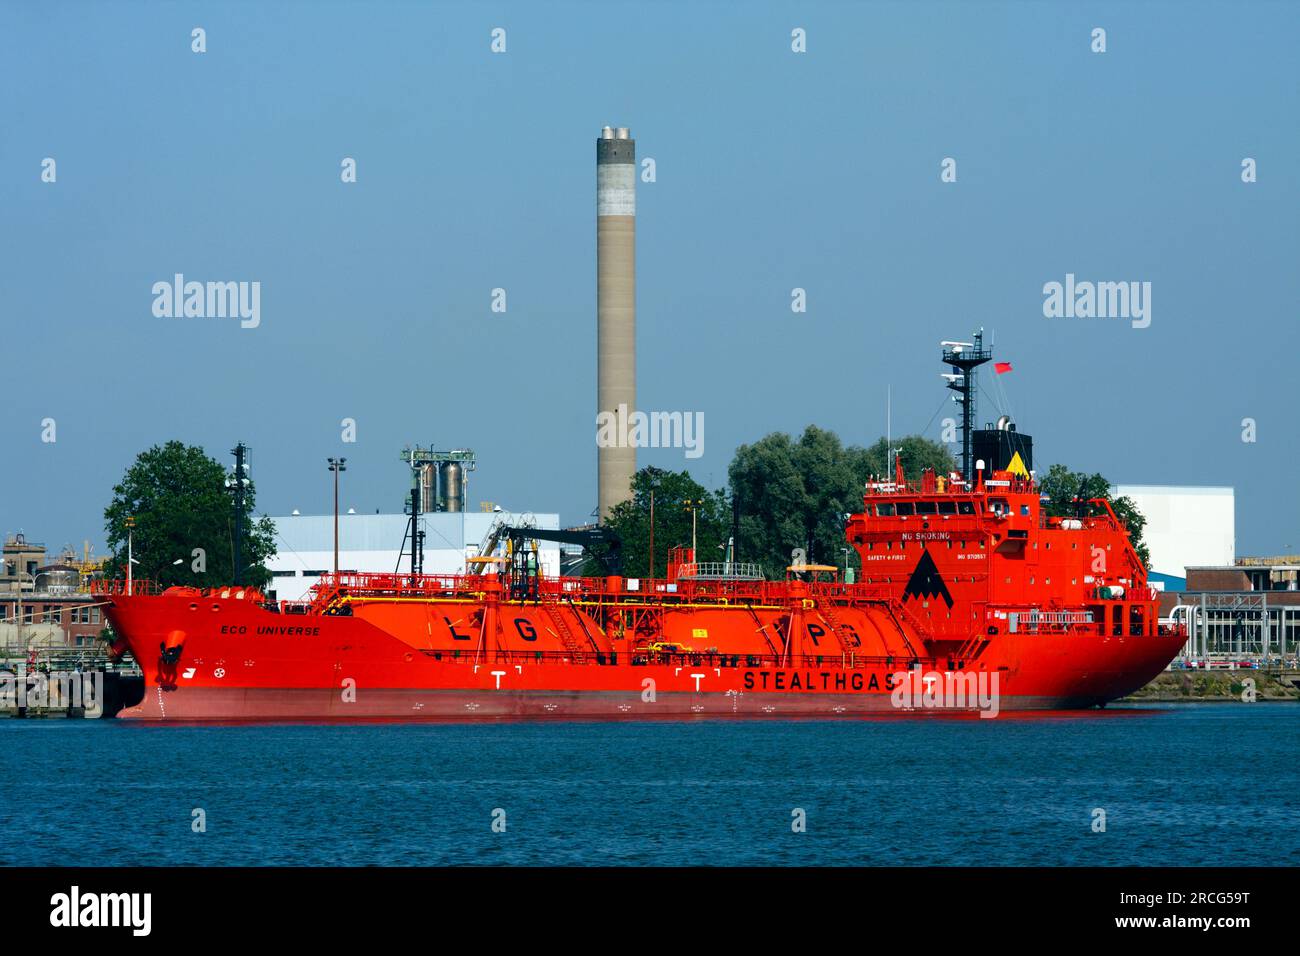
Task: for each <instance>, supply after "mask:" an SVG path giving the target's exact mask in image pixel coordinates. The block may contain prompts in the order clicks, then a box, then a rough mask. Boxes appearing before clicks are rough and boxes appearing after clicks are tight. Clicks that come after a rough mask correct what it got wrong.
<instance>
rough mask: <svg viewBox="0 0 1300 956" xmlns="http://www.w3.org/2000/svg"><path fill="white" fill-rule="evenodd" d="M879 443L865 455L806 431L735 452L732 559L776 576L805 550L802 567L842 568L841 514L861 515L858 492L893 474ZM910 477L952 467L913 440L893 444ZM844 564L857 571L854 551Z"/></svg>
mask: <svg viewBox="0 0 1300 956" xmlns="http://www.w3.org/2000/svg"><path fill="white" fill-rule="evenodd" d="M887 447H888V446H887V443H886V442H885V440H884V439H883V438H882V439H881V440H880V441H878V442H876V443H875V444H873V445H872V446H871V447H870V448H860V447H858V446H847V447H846V446H845V445H843V444H842V443H841V442H840V439H839V438H838V436H836V435H835V433H834V432H830V431H826V430H825V429H821V428H818V427H816V426H815V425H809V426H808V427H807V428H805V429H804V432H803V434H802V435H801V436H799V438H798V439H797V440H796V439H795V438H793V437H792V436H790V435H786V434H783V433H781V432H773V433H772V434H770V435H767V436H765V437H763V438H761V439H759V440H758V441H756V442H755V443H754V444H752V445H742V446H741V447H740V448H738V449H736V455H735V458H734V459H733V460H732V462H731V467H730V468H729V469H728V475H729V477H730V480H731V494H732V497H733V498H734V499H735V500H736V501H737V503H738V508H739V511H740V541H739V543H738V556H739V557H740V558H743V559H745V560H751V561H758V562H759V563H761V564H762V565H763V567H764V569H765V570H766V571H767V573H768V575H769V576H770V577H780V576H782V575H783V574H784V571H785V568H786V566H787V565H789V564H790V563H792V559H793V558H794V557H795V554H794V551H795V549H800V550H802V551H803V557H804V559H805V560H806V561H807V562H808V563H824V564H840V563H841V561H842V558H843V554H842V550H841V549H842V548H844V546H845V544H844V523H845V518H846V516H847V515H850V514H853V513H855V512H858V511H861V510H862V493H863V485H864V483H865V482H866V480H867V478H868V477H869V476H871V475H880V476H884V475H889V474H892V473H893V470H892V467H891V465H890V463H889V456H888V454H887ZM895 447H898V448H902V452H901V454H902V460H903V468H904V472H905V473H906V474H907V476H908V477H909V478H916V477H918V476H919V475H920V472H921V469H922V468H923V467H934V468H936V469H937V470H938V471H939V473H940V474H946V473H947V472H948V471H950V470H951V469H952V468H953V463H952V457H951V456H950V455H949V454H948V452H947V451H946V450H945V449H944V448H943V446H942V445H937V444H935V443H934V442H931V441H929V440H927V439H925V438H922V437H920V436H919V435H913V436H909V437H906V438H901V439H897V440H896V441H895ZM849 563H850V565H851V566H857V565H858V556H857V554H856V552H853V553H851V556H850V562H849Z"/></svg>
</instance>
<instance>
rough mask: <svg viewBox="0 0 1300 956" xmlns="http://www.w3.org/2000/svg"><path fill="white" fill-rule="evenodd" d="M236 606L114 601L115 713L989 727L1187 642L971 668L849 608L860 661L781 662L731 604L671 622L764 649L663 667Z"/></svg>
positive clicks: (515, 640) (1052, 646)
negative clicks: (127, 700)
mask: <svg viewBox="0 0 1300 956" xmlns="http://www.w3.org/2000/svg"><path fill="white" fill-rule="evenodd" d="M240 593H242V592H233V593H231V592H220V593H219V594H206V595H203V596H202V597H198V596H197V594H195V593H189V592H181V593H175V594H172V593H169V594H164V595H152V596H139V595H137V596H125V595H115V596H114V597H113V598H112V603H111V605H110V606H109V608H108V615H109V618H110V620H111V622H112V624H113V627H114V629H115V630H116V631H117V632H118V633H119V634H121V635H122V636H123V637H124V639H125V641H126V642H127V644H128V645H129V647H130V650H131V653H132V655H133V656H134V658H135V659H136V661H137V662H138V663H139V664H140V666H141V669H142V670H143V673H144V694H143V698H142V699H141V700H140V702H139V703H137V704H134V705H133V706H130V707H126V708H124V709H123V710H122V711H121V712H120V713H119V714H118V717H119V718H121V719H128V720H155V721H204V720H223V721H224V720H358V719H359V720H447V719H456V720H474V719H499V718H549V717H579V718H639V719H653V718H657V717H674V718H680V717H695V716H700V717H703V716H718V717H810V716H811V717H847V716H854V715H872V714H899V713H902V714H929V713H968V714H973V713H980V714H983V715H985V716H994V715H996V714H998V713H1003V712H1007V711H1018V710H1021V711H1022V710H1058V709H1074V708H1083V707H1091V706H1096V705H1099V704H1104V703H1106V702H1107V701H1110V700H1114V699H1116V698H1119V697H1122V696H1124V695H1126V694H1128V693H1130V692H1132V691H1134V690H1136V689H1138V688H1139V687H1141V686H1143V685H1144V684H1145V683H1147V682H1148V681H1149V680H1150V679H1151V678H1153V677H1154V676H1155V675H1156V674H1157V673H1159V672H1160V671H1161V670H1162V669H1163V668H1164V667H1165V666H1166V665H1167V664H1168V662H1169V660H1170V659H1172V658H1173V656H1174V655H1175V654H1176V653H1177V652H1178V650H1179V648H1180V646H1181V643H1182V638H1181V637H1179V636H1166V635H1141V636H1132V637H1127V636H1113V637H1112V636H1105V635H1098V634H1056V635H1048V634H1023V635H1021V634H1016V635H1001V636H999V637H998V638H997V640H996V641H993V642H990V643H989V644H988V646H986V647H984V648H983V649H982V650H981V651H980V652H979V653H978V654H977V655H975V656H973V659H970V660H959V659H957V658H956V655H955V653H947V652H945V653H943V654H936V653H933V652H932V651H931V650H929V649H927V647H926V646H925V645H924V644H923V643H920V642H919V641H917V639H916V638H915V637H913V638H912V640H911V641H910V642H908V643H906V644H905V643H903V642H901V641H899V640H895V641H892V642H891V641H890V640H889V639H888V638H889V632H888V627H887V626H886V624H885V623H882V621H888V620H889V616H888V615H887V614H886V613H884V612H882V611H879V610H874V611H873V610H870V609H863V608H848V607H842V608H840V609H839V610H838V611H835V612H826V613H827V614H828V616H830V617H831V618H833V619H835V620H838V621H840V622H841V624H844V623H845V622H850V621H853V622H856V624H855V625H851V626H850V628H849V629H850V630H852V631H853V632H854V633H855V634H857V635H861V636H862V640H861V641H860V642H859V644H858V645H854V646H853V649H852V650H845V649H844V648H843V647H840V646H839V645H836V644H831V643H830V642H829V641H827V640H826V633H825V632H826V629H827V628H829V626H830V625H829V623H827V622H826V621H825V620H824V619H823V618H820V617H817V618H814V617H811V616H810V615H811V614H812V613H813V611H811V610H809V611H806V612H804V613H805V616H804V617H803V618H801V619H800V621H801V623H799V625H798V628H799V630H800V631H801V632H805V633H812V634H817V633H820V634H821V638H822V639H821V641H820V642H819V643H814V642H812V641H805V642H804V644H803V646H802V648H801V649H802V651H803V653H802V654H797V655H796V654H787V653H786V652H784V651H782V652H781V653H780V654H778V655H772V654H771V653H770V651H771V650H772V649H773V646H772V643H771V642H769V641H768V640H767V639H766V638H755V637H753V636H752V635H753V634H754V632H755V630H756V628H759V627H763V626H767V625H766V624H765V622H766V621H769V620H772V621H775V620H777V615H778V613H779V612H778V611H776V610H767V611H753V610H751V609H741V608H732V609H730V610H726V611H721V610H713V611H709V612H707V613H696V614H691V613H690V612H687V611H680V612H677V613H678V614H680V615H685V617H684V619H683V620H677V619H676V618H675V617H673V616H672V615H666V616H665V620H666V621H667V624H666V625H665V627H666V628H682V627H683V624H684V623H689V624H692V625H695V626H701V631H704V630H705V629H706V628H707V634H708V638H707V639H708V640H709V641H710V642H716V644H718V645H719V646H721V647H722V648H723V649H724V651H725V650H726V649H727V648H728V647H731V648H733V649H734V648H738V647H740V646H741V645H740V642H741V640H742V638H743V637H745V636H747V635H748V636H749V637H748V640H749V641H750V647H752V649H753V650H754V653H753V654H751V653H725V652H719V651H716V650H713V651H710V650H704V649H697V650H695V651H693V652H689V653H677V654H673V655H670V656H669V657H668V658H667V659H666V660H665V659H653V658H651V659H648V658H646V657H645V656H644V655H642V656H640V657H638V655H637V654H635V653H632V652H629V651H628V649H627V646H626V645H627V644H628V643H629V642H628V641H627V639H624V640H623V641H622V642H621V643H620V642H616V641H606V642H605V643H604V644H603V645H592V650H591V651H589V652H588V653H570V652H569V651H566V650H564V649H563V647H562V644H561V643H560V641H559V639H558V637H557V636H556V635H555V634H553V633H548V629H547V619H546V618H545V616H544V614H543V612H542V611H541V610H539V609H538V608H537V607H536V606H535V605H533V604H530V603H520V602H499V603H493V602H491V601H488V602H487V603H486V604H484V603H483V602H482V601H481V600H479V601H461V600H455V599H453V600H446V601H441V602H406V603H401V604H398V605H395V606H394V605H390V604H388V603H383V602H378V603H376V604H373V605H370V606H369V607H367V606H365V605H358V606H356V608H355V610H354V613H350V614H340V615H331V614H320V613H309V614H287V613H277V612H276V611H274V610H272V609H269V608H268V607H266V606H263V605H262V604H260V603H257V602H254V601H249V600H240V599H238V598H237V597H236V596H235V595H238V594H240ZM394 607H396V608H397V609H400V610H401V613H400V614H399V613H397V612H396V611H395V610H394ZM554 613H557V614H558V613H563V614H565V615H568V617H567V620H568V622H569V623H568V625H567V627H568V630H569V631H570V633H572V634H577V633H580V632H582V629H583V628H590V627H591V626H592V619H591V618H590V617H587V616H582V615H583V612H581V611H580V610H578V609H576V608H570V607H567V606H566V607H564V608H563V609H562V610H561V611H556V612H554ZM764 615H766V617H765V616H764ZM791 620H793V619H791ZM551 621H552V623H554V620H553V619H551ZM790 626H791V627H793V626H795V625H793V624H792V625H790ZM769 630H771V628H769ZM489 633H490V634H492V635H493V637H492V639H491V640H488V638H487V635H488V634H489ZM896 633H898V634H901V633H902V631H898V632H896ZM597 636H599V635H597ZM548 641H549V643H547V642H548ZM776 643H777V644H778V645H779V644H780V642H779V641H778V642H776ZM597 646H599V647H600V649H599V650H596V647H597ZM760 652H767V653H760ZM813 652H816V653H813ZM823 652H825V653H823ZM931 692H933V693H931Z"/></svg>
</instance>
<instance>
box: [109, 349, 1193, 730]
mask: <svg viewBox="0 0 1300 956" xmlns="http://www.w3.org/2000/svg"><path fill="white" fill-rule="evenodd" d="M945 346H946V347H945V352H944V361H945V363H947V364H948V365H950V366H951V367H952V373H951V374H949V375H947V376H946V377H947V378H948V380H949V387H951V388H953V389H954V390H955V391H957V392H958V393H959V402H960V403H961V404H962V408H963V436H962V437H963V453H962V466H963V467H962V471H961V472H954V473H952V474H950V475H947V476H943V475H936V474H934V473H933V472H929V471H927V472H925V473H923V474H922V475H921V477H920V480H919V481H916V482H910V481H907V480H905V479H904V477H903V472H902V467H901V464H896V469H895V470H896V473H895V475H894V476H893V477H892V478H891V479H890V480H887V481H880V480H877V481H871V482H868V483H867V486H866V488H865V494H864V496H863V509H862V511H861V512H860V513H858V514H855V515H853V516H852V517H851V518H850V519H849V521H848V522H847V528H846V535H847V539H848V543H849V544H850V545H851V546H852V547H854V548H855V549H856V550H857V552H858V553H859V555H860V556H861V558H862V569H863V570H862V580H860V581H858V582H855V583H846V582H844V581H842V580H837V579H836V572H837V570H838V569H836V568H831V567H822V566H802V565H796V566H792V567H791V568H789V569H788V571H787V579H786V580H785V581H766V580H762V579H761V578H759V577H758V576H757V575H755V574H754V573H753V572H752V571H749V572H747V571H746V570H745V569H743V568H742V567H741V566H739V565H736V564H733V563H729V562H728V563H718V564H712V565H707V564H699V563H696V562H695V561H694V556H693V555H692V554H691V553H690V551H689V549H680V548H679V549H675V551H674V555H673V560H672V561H671V562H670V565H669V568H668V576H667V578H666V579H665V580H648V579H640V580H638V579H630V578H625V577H622V576H613V575H611V576H607V577H601V578H563V577H562V578H547V577H542V576H540V575H539V574H538V573H537V570H536V562H535V561H534V560H532V554H531V553H530V552H529V551H528V550H527V549H526V548H514V549H512V550H511V551H510V553H509V554H508V555H507V556H506V557H505V558H502V559H493V558H485V559H480V562H479V564H478V565H477V568H476V570H479V573H467V574H464V575H457V576H443V575H423V574H337V575H331V576H327V577H324V578H322V579H321V581H320V583H319V584H318V585H317V587H316V588H315V589H314V592H313V598H312V599H311V600H310V601H308V602H302V603H297V602H287V601H281V602H275V601H269V600H267V599H266V598H265V596H264V595H262V594H261V593H259V592H258V591H256V590H254V589H251V588H241V587H225V588H213V589H207V590H199V589H197V588H190V587H172V588H168V589H167V590H165V591H163V592H162V593H156V590H155V589H150V588H148V587H147V586H141V585H139V584H136V585H135V586H134V588H133V589H132V590H133V593H129V594H128V593H126V591H127V588H126V587H125V586H124V585H122V584H121V583H120V582H106V583H104V584H103V585H102V587H101V590H102V591H103V592H105V593H106V596H107V598H108V600H109V606H108V609H107V613H108V616H109V619H110V621H111V622H112V625H113V627H114V630H115V631H116V632H117V633H118V634H119V635H120V638H119V641H118V643H117V645H115V648H116V649H117V650H118V651H119V652H121V651H124V650H125V649H126V648H127V647H129V649H130V651H131V653H132V655H133V656H134V657H135V659H136V660H137V661H138V662H139V664H140V666H141V668H142V669H143V671H144V676H145V689H144V697H143V699H142V700H141V701H140V702H139V703H138V704H136V705H133V706H130V707H127V708H126V709H124V710H123V711H122V712H121V713H120V714H119V715H118V716H119V717H123V718H136V719H156V720H211V719H221V720H229V719H274V720H286V719H288V720H292V719H321V718H324V719H357V718H364V719H404V720H416V719H430V718H444V719H445V718H461V719H464V718H486V717H546V716H555V717H573V716H587V717H661V716H680V715H692V714H700V715H728V716H731V715H746V716H792V715H826V716H834V715H851V714H865V713H873V712H898V711H901V712H909V711H910V712H930V711H935V710H958V711H970V712H979V713H981V714H982V715H987V716H994V715H996V714H997V713H998V712H1000V711H1002V710H1044V709H1060V708H1081V707H1091V706H1097V705H1102V704H1105V703H1106V702H1107V701H1110V700H1114V699H1116V698H1118V697H1122V696H1124V695H1126V694H1128V693H1130V692H1131V691H1134V690H1136V689H1138V688H1139V687H1141V686H1143V685H1144V684H1145V683H1147V682H1148V681H1149V680H1151V678H1153V677H1154V676H1155V675H1156V674H1157V673H1159V672H1160V671H1161V670H1162V669H1163V668H1164V667H1165V666H1166V665H1167V664H1168V663H1169V661H1170V660H1172V659H1173V657H1174V656H1175V654H1177V652H1178V651H1179V649H1180V648H1181V647H1182V645H1183V643H1184V640H1185V635H1184V633H1183V632H1182V631H1181V630H1179V629H1174V628H1167V627H1164V626H1161V625H1160V623H1159V621H1158V618H1157V613H1158V601H1157V593H1156V592H1155V591H1154V590H1153V589H1152V588H1150V587H1148V585H1147V576H1146V569H1145V568H1144V567H1143V566H1142V563H1141V561H1140V560H1139V558H1138V555H1137V553H1136V552H1135V551H1134V549H1133V546H1132V544H1131V542H1130V540H1129V535H1128V533H1127V531H1126V530H1125V528H1124V527H1123V525H1122V523H1121V522H1120V520H1119V519H1118V518H1117V517H1116V516H1115V513H1114V511H1113V510H1112V509H1111V508H1110V505H1109V503H1108V502H1106V501H1105V500H1103V499H1095V500H1092V501H1088V502H1078V503H1077V509H1076V514H1075V516H1074V517H1064V518H1062V517H1049V516H1048V515H1047V514H1046V513H1045V512H1044V510H1043V502H1042V501H1040V497H1039V492H1038V489H1037V487H1036V485H1035V483H1034V480H1033V476H1032V474H1031V473H1030V471H1029V468H1030V466H1031V461H1032V445H1031V440H1030V438H1029V436H1027V435H1024V434H1022V433H1019V432H1017V431H1016V430H1015V428H1014V425H1011V424H1010V423H1009V422H1008V421H1006V420H1003V421H1001V422H999V425H998V427H996V428H988V429H985V430H982V431H975V430H973V429H972V427H971V424H972V418H973V407H974V405H973V396H974V371H975V368H976V367H977V366H978V365H980V364H983V363H984V362H986V361H988V360H989V358H991V355H990V353H988V352H987V351H985V350H984V349H983V346H982V343H981V340H980V336H976V339H975V342H973V343H969V344H967V343H945ZM981 451H983V452H984V453H985V455H986V458H987V460H986V459H983V458H982V459H979V460H976V461H975V463H974V467H973V468H972V467H971V462H972V458H973V457H974V455H976V454H977V453H980V452H981ZM965 474H969V475H971V476H972V477H971V478H970V479H965V478H963V477H962V475H965ZM539 534H540V533H539ZM151 591H152V592H153V593H148V592H151Z"/></svg>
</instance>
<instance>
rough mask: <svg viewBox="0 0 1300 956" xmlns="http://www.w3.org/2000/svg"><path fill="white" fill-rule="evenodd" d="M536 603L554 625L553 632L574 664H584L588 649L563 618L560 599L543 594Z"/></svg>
mask: <svg viewBox="0 0 1300 956" xmlns="http://www.w3.org/2000/svg"><path fill="white" fill-rule="evenodd" d="M538 603H539V604H540V605H541V607H542V610H544V611H545V612H546V616H547V617H549V618H550V619H551V623H552V624H554V625H555V633H556V634H557V635H558V636H559V638H560V642H561V643H562V644H563V645H564V647H565V650H567V651H568V652H569V653H570V654H572V655H573V662H574V663H575V664H585V663H586V662H587V654H588V649H587V648H584V647H583V645H582V644H581V643H580V642H579V641H578V639H577V638H576V637H575V636H574V633H573V628H571V627H569V623H568V622H567V621H566V620H565V619H564V616H565V615H564V607H563V605H562V604H561V603H560V599H559V598H557V597H556V596H555V595H552V594H543V595H541V599H540V600H539V601H538ZM584 636H585V632H584ZM588 643H590V642H588Z"/></svg>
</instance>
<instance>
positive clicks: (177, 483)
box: [104, 441, 275, 587]
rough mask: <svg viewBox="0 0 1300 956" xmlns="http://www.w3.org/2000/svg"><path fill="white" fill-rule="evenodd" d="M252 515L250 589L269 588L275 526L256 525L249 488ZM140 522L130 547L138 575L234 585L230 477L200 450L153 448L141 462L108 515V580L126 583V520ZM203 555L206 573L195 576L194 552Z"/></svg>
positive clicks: (245, 545) (244, 556) (246, 546)
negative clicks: (122, 580) (267, 565)
mask: <svg viewBox="0 0 1300 956" xmlns="http://www.w3.org/2000/svg"><path fill="white" fill-rule="evenodd" d="M244 497H245V505H246V508H247V511H248V515H247V516H246V517H245V521H244V534H243V542H242V548H241V555H240V561H241V563H242V564H243V566H244V573H243V581H242V583H244V584H251V585H254V586H257V587H264V586H265V585H266V584H267V582H269V581H270V580H271V574H270V572H269V571H268V570H267V569H266V566H265V563H264V562H265V561H266V559H267V558H269V557H271V556H272V555H274V554H275V524H274V522H272V521H271V519H270V518H269V517H266V516H263V517H262V518H261V519H260V520H254V519H253V518H252V517H251V513H252V510H253V502H254V500H255V499H254V489H253V484H252V482H251V481H250V482H249V483H248V484H247V486H246V491H245V496H244ZM128 518H133V519H134V520H135V527H134V530H133V534H132V543H133V551H134V555H135V559H136V561H137V562H139V563H138V564H137V565H136V567H135V571H134V572H133V573H134V575H135V576H136V577H138V578H147V579H149V580H151V581H156V582H158V583H159V584H162V585H164V586H168V585H173V584H193V585H196V586H199V587H216V586H219V585H222V584H230V583H232V582H233V581H234V566H235V561H234V542H235V513H234V507H233V502H232V498H231V494H230V492H229V491H227V489H226V473H225V470H224V469H223V468H222V467H221V464H220V463H219V462H217V461H216V460H214V459H212V458H209V457H208V456H207V455H206V454H205V453H204V451H203V449H202V448H198V447H196V446H191V445H184V444H182V443H181V442H178V441H169V442H167V444H165V445H162V446H158V445H155V446H154V447H153V448H150V449H149V450H148V451H144V452H141V453H140V454H139V455H138V456H136V460H135V462H134V464H132V465H131V467H130V468H128V469H127V471H126V475H125V476H124V477H123V478H122V481H121V483H119V484H118V485H116V486H115V487H114V488H113V500H112V502H111V503H110V504H109V506H108V507H107V508H105V509H104V522H105V528H106V530H107V533H108V546H109V549H110V550H111V552H112V557H111V558H110V559H109V562H108V567H107V570H106V574H107V575H109V576H112V577H119V578H121V577H125V576H126V561H127V519H128ZM196 548H199V549H202V559H203V563H204V564H205V565H206V568H205V570H204V571H202V572H201V573H199V572H196V571H195V570H194V564H195V561H196V556H195V554H194V550H195V549H196Z"/></svg>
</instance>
